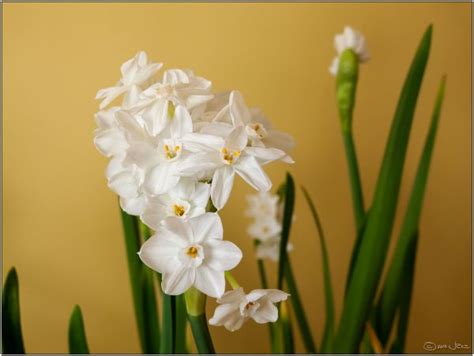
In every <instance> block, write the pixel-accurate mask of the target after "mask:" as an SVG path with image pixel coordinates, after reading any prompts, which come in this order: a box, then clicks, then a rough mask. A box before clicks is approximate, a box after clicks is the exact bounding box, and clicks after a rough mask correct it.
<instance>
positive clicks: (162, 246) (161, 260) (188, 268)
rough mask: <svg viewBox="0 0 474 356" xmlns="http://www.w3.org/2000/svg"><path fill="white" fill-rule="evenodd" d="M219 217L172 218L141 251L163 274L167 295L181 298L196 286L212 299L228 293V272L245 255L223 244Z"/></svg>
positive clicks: (212, 215)
mask: <svg viewBox="0 0 474 356" xmlns="http://www.w3.org/2000/svg"><path fill="white" fill-rule="evenodd" d="M222 235H223V229H222V223H221V220H220V218H219V215H217V214H215V213H205V214H203V215H199V216H197V217H193V218H189V219H180V218H178V217H168V218H166V219H165V220H163V221H162V223H161V225H160V226H159V227H158V229H157V230H156V233H155V234H154V235H153V236H152V237H151V238H149V239H148V240H147V241H146V242H145V243H144V244H143V246H142V247H141V249H140V252H139V253H138V255H139V256H140V259H141V260H142V261H143V262H144V263H145V264H146V265H147V266H148V267H150V268H151V269H153V270H155V271H158V272H160V273H162V283H161V287H162V289H163V291H164V292H165V293H166V294H169V295H179V294H182V293H184V292H185V291H186V290H188V289H189V288H190V287H191V286H194V287H195V288H197V289H198V290H200V291H201V292H203V293H205V294H207V295H208V296H210V297H214V298H218V297H220V296H222V294H223V293H224V291H225V277H224V272H225V271H228V270H231V269H233V268H234V267H235V266H236V265H237V264H238V263H239V262H240V260H241V258H242V252H241V251H240V249H239V248H238V247H237V246H236V245H234V244H233V243H232V242H229V241H223V240H222Z"/></svg>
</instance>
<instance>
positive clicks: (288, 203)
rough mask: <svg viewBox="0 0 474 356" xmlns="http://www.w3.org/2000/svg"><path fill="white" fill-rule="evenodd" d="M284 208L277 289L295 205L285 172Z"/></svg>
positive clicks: (282, 272) (287, 175)
mask: <svg viewBox="0 0 474 356" xmlns="http://www.w3.org/2000/svg"><path fill="white" fill-rule="evenodd" d="M284 189H285V190H284V198H285V200H284V202H285V203H284V204H285V205H284V208H283V219H282V229H281V242H280V259H279V264H278V283H277V286H278V289H280V290H281V289H282V288H283V274H284V271H285V264H286V256H287V245H288V239H289V238H290V230H291V222H292V220H293V210H294V207H295V183H294V181H293V177H292V176H291V174H290V173H286V183H285V188H284Z"/></svg>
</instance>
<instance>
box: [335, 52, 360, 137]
mask: <svg viewBox="0 0 474 356" xmlns="http://www.w3.org/2000/svg"><path fill="white" fill-rule="evenodd" d="M358 74H359V57H358V56H357V54H356V53H355V52H354V51H353V50H352V49H346V50H345V51H344V52H342V53H341V55H340V57H339V68H338V71H337V78H336V92H337V104H338V107H339V116H340V117H341V124H342V129H343V131H346V132H348V131H350V130H351V124H352V111H353V110H354V102H355V92H356V87H357V77H358Z"/></svg>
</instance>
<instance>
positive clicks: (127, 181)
mask: <svg viewBox="0 0 474 356" xmlns="http://www.w3.org/2000/svg"><path fill="white" fill-rule="evenodd" d="M143 180H144V173H143V170H142V169H140V168H139V167H137V166H136V165H133V166H131V167H130V169H126V170H122V171H120V172H118V173H117V174H115V175H113V176H112V177H111V178H110V179H109V184H108V185H109V188H110V189H112V190H113V191H114V192H115V193H117V194H118V195H119V196H120V206H121V207H122V209H123V210H124V211H126V212H127V213H128V214H130V215H140V214H141V213H142V212H143V210H144V208H145V204H146V200H147V197H146V195H145V193H144V192H143V189H142V184H143Z"/></svg>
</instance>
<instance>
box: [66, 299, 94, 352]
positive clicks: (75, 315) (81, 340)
mask: <svg viewBox="0 0 474 356" xmlns="http://www.w3.org/2000/svg"><path fill="white" fill-rule="evenodd" d="M69 353H70V354H88V353H89V346H87V337H86V330H85V328H84V320H83V318H82V312H81V308H80V307H79V305H76V306H75V307H74V309H73V311H72V314H71V319H70V320H69Z"/></svg>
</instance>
